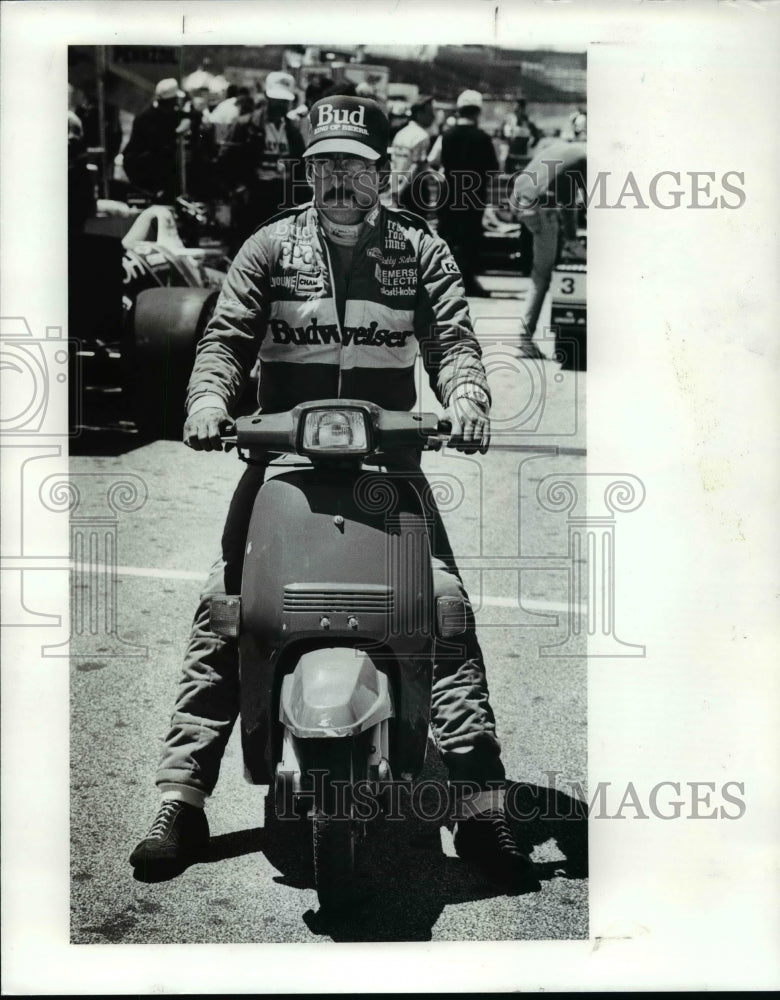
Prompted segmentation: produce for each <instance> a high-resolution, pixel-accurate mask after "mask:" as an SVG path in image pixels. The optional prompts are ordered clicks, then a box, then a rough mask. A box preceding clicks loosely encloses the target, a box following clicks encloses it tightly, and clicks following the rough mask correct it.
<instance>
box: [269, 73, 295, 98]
mask: <svg viewBox="0 0 780 1000" xmlns="http://www.w3.org/2000/svg"><path fill="white" fill-rule="evenodd" d="M265 96H266V97H267V98H268V99H269V100H270V101H294V100H295V80H294V79H293V77H292V75H291V74H290V73H282V72H278V73H276V72H275V73H269V74H268V76H267V77H266V78H265Z"/></svg>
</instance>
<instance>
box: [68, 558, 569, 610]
mask: <svg viewBox="0 0 780 1000" xmlns="http://www.w3.org/2000/svg"><path fill="white" fill-rule="evenodd" d="M70 566H71V568H73V563H71V564H70ZM90 570H91V571H96V572H99V573H105V572H106V567H105V566H95V567H90ZM116 573H117V575H118V576H143V577H147V578H151V579H154V580H192V581H193V582H196V583H204V582H205V580H206V574H205V573H198V572H195V571H194V570H188V569H155V568H154V567H151V566H117V567H116ZM475 604H476V605H477V610H478V609H479V608H482V607H487V608H511V609H512V610H514V611H519V610H524V611H541V612H550V613H552V614H555V613H559V614H568V612H569V610H571V611H573V612H574V613H575V614H579V615H584V614H586V613H587V606H586V605H584V604H575V605H573V606H570V605H569V604H567V603H566V602H565V601H537V600H532V599H530V598H527V599H525V600H524V601H523V605H522V609H521V608H520V607H519V606H518V603H517V599H516V598H514V597H493V596H491V595H489V594H485V595H484V596H483V597H482V599H481V600H479V601H475Z"/></svg>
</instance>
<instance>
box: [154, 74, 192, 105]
mask: <svg viewBox="0 0 780 1000" xmlns="http://www.w3.org/2000/svg"><path fill="white" fill-rule="evenodd" d="M154 96H155V97H157V98H158V99H159V100H161V101H170V100H171V99H172V98H174V97H185V96H186V95H185V93H184V91H183V90H182V89H181V88H180V87H179V83H178V80H174V78H173V77H172V76H170V77H166V79H165V80H160V82H159V83H158V84H157V86H156V87H155V88H154Z"/></svg>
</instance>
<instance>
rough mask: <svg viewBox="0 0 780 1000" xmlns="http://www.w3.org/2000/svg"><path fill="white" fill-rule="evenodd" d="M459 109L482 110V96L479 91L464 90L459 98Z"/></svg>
mask: <svg viewBox="0 0 780 1000" xmlns="http://www.w3.org/2000/svg"><path fill="white" fill-rule="evenodd" d="M458 107H459V108H481V107H482V94H480V92H479V91H478V90H464V91H463V93H462V94H460V95H459V97H458Z"/></svg>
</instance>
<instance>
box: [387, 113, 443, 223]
mask: <svg viewBox="0 0 780 1000" xmlns="http://www.w3.org/2000/svg"><path fill="white" fill-rule="evenodd" d="M434 117H435V116H434V111H433V98H432V97H419V98H418V99H417V100H416V101H415V102H414V104H413V105H412V120H411V121H410V122H409V124H408V125H404V127H403V128H402V129H401V130H400V131H399V132H396V134H395V137H394V138H393V145H392V147H391V149H390V167H391V170H392V175H391V176H392V185H393V190H392V193H393V201H394V202H395V204H396V205H397V206H398V207H399V208H405V209H407V210H408V211H410V212H416V213H417V214H418V215H419V214H422V213H423V212H424V209H425V206H424V204H423V203H422V202H423V199H422V198H421V185H420V184H419V183H418V184H415V180H416V179H417V177H418V176H420V175H421V174H423V173H424V172H425V171H426V170H427V169H428V151H429V150H430V148H431V134H430V131H429V129H430V127H431V125H432V124H433V120H434Z"/></svg>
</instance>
